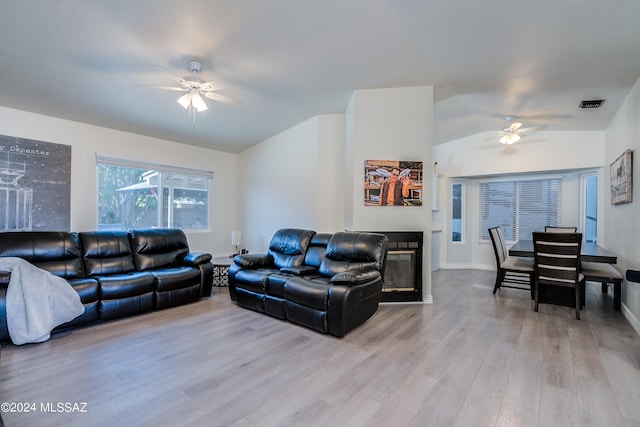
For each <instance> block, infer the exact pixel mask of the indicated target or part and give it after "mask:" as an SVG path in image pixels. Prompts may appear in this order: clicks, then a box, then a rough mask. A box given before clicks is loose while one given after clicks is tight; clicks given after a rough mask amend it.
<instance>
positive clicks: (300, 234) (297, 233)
mask: <svg viewBox="0 0 640 427" xmlns="http://www.w3.org/2000/svg"><path fill="white" fill-rule="evenodd" d="M315 234H316V232H315V231H312V230H301V229H297V228H283V229H281V230H278V231H277V232H276V233H275V234H274V235H273V237H272V238H271V242H270V243H269V251H268V254H269V255H271V256H272V257H273V265H274V266H275V267H276V268H282V267H292V266H296V265H302V264H303V263H304V257H305V254H306V252H307V248H308V247H309V243H310V242H311V238H312V237H313V236H314V235H315Z"/></svg>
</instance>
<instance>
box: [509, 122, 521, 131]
mask: <svg viewBox="0 0 640 427" xmlns="http://www.w3.org/2000/svg"><path fill="white" fill-rule="evenodd" d="M521 127H522V123H511V125H510V126H509V129H511V130H512V131H514V130H518V129H520V128H521Z"/></svg>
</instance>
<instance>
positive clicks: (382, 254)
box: [319, 232, 388, 276]
mask: <svg viewBox="0 0 640 427" xmlns="http://www.w3.org/2000/svg"><path fill="white" fill-rule="evenodd" d="M387 241H388V240H387V237H386V236H385V235H383V234H375V233H354V232H340V233H335V234H334V235H333V236H331V239H330V240H329V244H328V245H327V250H326V252H325V255H324V259H323V260H322V264H320V269H319V271H320V274H322V275H323V276H333V275H335V274H338V273H344V272H345V271H349V270H357V269H363V268H364V269H369V268H375V269H376V270H379V271H380V272H381V273H383V271H384V263H385V259H386V254H387Z"/></svg>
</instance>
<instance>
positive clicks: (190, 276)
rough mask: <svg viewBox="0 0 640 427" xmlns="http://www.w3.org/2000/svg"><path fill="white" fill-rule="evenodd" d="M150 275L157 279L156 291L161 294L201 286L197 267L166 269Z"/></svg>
mask: <svg viewBox="0 0 640 427" xmlns="http://www.w3.org/2000/svg"><path fill="white" fill-rule="evenodd" d="M149 273H151V274H153V276H154V277H155V278H156V290H157V291H159V292H164V291H171V290H174V289H180V288H187V287H190V286H193V285H199V284H200V270H199V269H198V268H196V267H177V268H164V269H161V270H152V271H150V272H149Z"/></svg>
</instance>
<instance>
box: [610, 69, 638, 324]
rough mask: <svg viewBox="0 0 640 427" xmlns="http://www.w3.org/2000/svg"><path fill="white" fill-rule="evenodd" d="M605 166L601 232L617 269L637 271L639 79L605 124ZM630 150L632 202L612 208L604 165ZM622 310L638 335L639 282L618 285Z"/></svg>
mask: <svg viewBox="0 0 640 427" xmlns="http://www.w3.org/2000/svg"><path fill="white" fill-rule="evenodd" d="M605 139H606V149H605V164H606V165H607V173H606V174H605V176H606V178H605V180H606V190H605V191H604V192H603V193H602V194H603V197H602V198H601V199H602V203H603V204H604V205H605V206H606V208H605V215H606V218H607V221H606V225H605V229H606V235H607V246H608V249H610V250H611V251H613V252H614V253H615V254H616V255H618V267H619V269H620V270H621V271H622V272H623V273H624V272H625V271H626V270H627V269H633V270H640V220H638V218H640V196H639V194H640V193H638V189H639V188H640V169H639V168H638V156H640V152H639V151H638V149H639V148H640V79H638V81H637V82H636V84H635V86H634V87H633V89H632V90H631V92H630V93H629V95H628V96H627V98H626V100H625V102H624V104H623V105H622V107H621V108H620V110H619V111H618V112H617V114H616V116H615V117H614V118H613V120H612V121H611V123H610V124H609V126H608V128H607V131H606V135H605ZM627 149H632V150H633V157H634V158H633V172H634V173H633V193H634V194H633V202H632V203H629V204H624V205H616V206H612V205H611V203H610V196H609V195H610V192H609V184H610V180H609V174H608V166H609V165H610V164H611V163H612V162H613V161H614V160H615V159H616V158H618V156H620V155H621V154H622V153H623V152H624V151H625V150H627ZM622 304H623V311H624V314H625V316H626V317H627V319H629V321H630V322H631V324H632V325H633V326H634V328H635V329H636V331H638V333H640V320H639V319H640V283H633V282H627V281H626V280H625V282H624V283H623V285H622Z"/></svg>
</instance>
